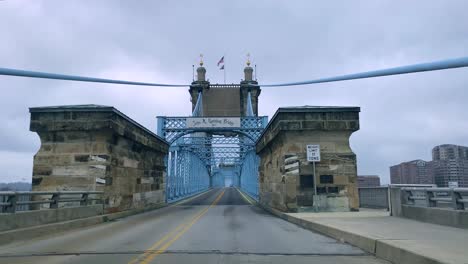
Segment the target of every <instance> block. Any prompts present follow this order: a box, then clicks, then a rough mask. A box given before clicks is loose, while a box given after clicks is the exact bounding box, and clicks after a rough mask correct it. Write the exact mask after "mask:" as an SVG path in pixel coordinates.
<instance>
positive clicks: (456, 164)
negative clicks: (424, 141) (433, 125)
mask: <svg viewBox="0 0 468 264" xmlns="http://www.w3.org/2000/svg"><path fill="white" fill-rule="evenodd" d="M432 163H433V167H434V178H435V183H436V184H437V186H439V187H468V147H465V146H457V145H450V144H445V145H440V146H436V147H434V148H433V149H432Z"/></svg>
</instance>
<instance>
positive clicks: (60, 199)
mask: <svg viewBox="0 0 468 264" xmlns="http://www.w3.org/2000/svg"><path fill="white" fill-rule="evenodd" d="M101 194H103V192H96V191H62V192H9V191H7V192H0V197H1V199H0V213H15V212H16V211H27V210H30V209H31V207H30V206H31V205H46V206H45V207H47V205H48V208H49V209H55V208H59V204H60V203H62V205H63V207H70V206H76V205H79V206H86V205H90V204H92V203H93V201H100V202H101V203H102V197H96V196H97V195H101ZM37 196H42V197H40V198H39V197H37ZM47 196H50V197H47ZM91 196H95V197H91ZM34 198H37V199H34Z"/></svg>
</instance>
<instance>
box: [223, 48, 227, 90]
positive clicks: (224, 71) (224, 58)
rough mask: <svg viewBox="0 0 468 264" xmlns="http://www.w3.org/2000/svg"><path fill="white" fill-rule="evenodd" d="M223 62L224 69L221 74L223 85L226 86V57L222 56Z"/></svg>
mask: <svg viewBox="0 0 468 264" xmlns="http://www.w3.org/2000/svg"><path fill="white" fill-rule="evenodd" d="M223 60H224V64H223V66H224V69H223V73H224V84H226V55H224V56H223Z"/></svg>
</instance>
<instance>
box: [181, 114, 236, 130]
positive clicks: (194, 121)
mask: <svg viewBox="0 0 468 264" xmlns="http://www.w3.org/2000/svg"><path fill="white" fill-rule="evenodd" d="M240 126H241V120H240V117H190V118H187V128H223V127H227V128H236V127H240Z"/></svg>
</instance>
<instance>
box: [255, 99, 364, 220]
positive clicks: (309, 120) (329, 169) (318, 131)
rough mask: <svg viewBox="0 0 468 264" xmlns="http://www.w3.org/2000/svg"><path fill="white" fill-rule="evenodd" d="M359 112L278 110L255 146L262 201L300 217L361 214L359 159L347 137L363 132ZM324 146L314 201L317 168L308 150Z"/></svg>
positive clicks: (350, 109) (355, 109)
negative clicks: (307, 213) (327, 213)
mask: <svg viewBox="0 0 468 264" xmlns="http://www.w3.org/2000/svg"><path fill="white" fill-rule="evenodd" d="M359 111H360V109H359V107H291V108H279V109H278V111H277V112H276V113H275V115H274V117H273V118H272V120H271V121H270V123H269V124H268V126H267V128H266V129H265V132H264V133H263V135H262V136H261V138H260V139H259V140H258V141H257V145H256V149H257V154H258V155H259V156H260V158H261V161H260V167H259V174H260V179H259V185H260V187H259V193H260V195H259V197H260V202H261V203H262V204H264V205H266V206H269V207H273V208H276V209H279V210H281V211H288V212H296V211H302V210H309V209H312V206H313V203H314V198H315V201H316V204H317V205H318V209H319V210H322V211H349V210H358V208H359V200H358V199H359V197H358V193H357V168H356V155H355V154H354V153H353V151H352V150H351V148H350V146H349V137H350V136H351V134H352V133H353V132H354V131H357V130H358V129H359ZM309 144H318V145H320V151H321V154H322V155H321V158H322V160H321V162H318V163H316V178H317V181H318V185H317V191H318V194H319V195H318V196H317V197H314V192H315V191H314V184H315V179H314V178H315V177H314V173H313V164H312V163H311V162H307V159H306V146H307V145H309Z"/></svg>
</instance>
